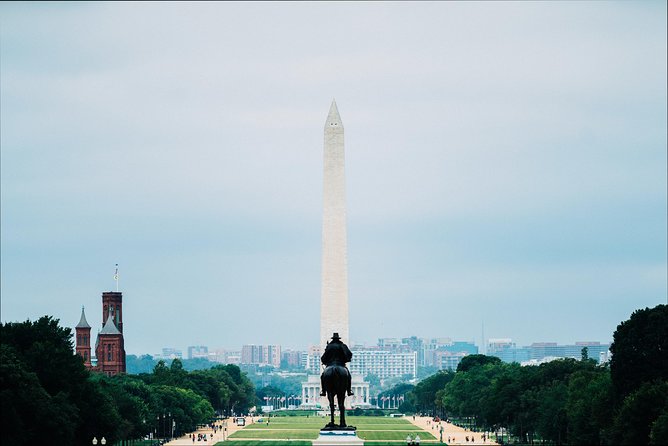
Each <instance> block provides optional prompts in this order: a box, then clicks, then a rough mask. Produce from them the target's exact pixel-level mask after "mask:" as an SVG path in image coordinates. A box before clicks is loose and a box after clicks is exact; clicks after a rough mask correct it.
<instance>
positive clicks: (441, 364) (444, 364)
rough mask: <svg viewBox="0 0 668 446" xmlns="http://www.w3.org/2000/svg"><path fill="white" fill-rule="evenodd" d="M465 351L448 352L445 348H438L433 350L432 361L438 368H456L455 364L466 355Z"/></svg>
mask: <svg viewBox="0 0 668 446" xmlns="http://www.w3.org/2000/svg"><path fill="white" fill-rule="evenodd" d="M468 355H469V353H467V352H450V351H447V350H438V351H436V352H434V363H435V365H436V367H438V368H439V370H453V371H454V370H457V366H458V365H459V363H460V362H461V361H462V358H464V357H465V356H468Z"/></svg>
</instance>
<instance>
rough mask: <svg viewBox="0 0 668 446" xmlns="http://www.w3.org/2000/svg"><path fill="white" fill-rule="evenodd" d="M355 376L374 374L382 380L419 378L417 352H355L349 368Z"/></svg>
mask: <svg viewBox="0 0 668 446" xmlns="http://www.w3.org/2000/svg"><path fill="white" fill-rule="evenodd" d="M348 368H349V369H350V372H351V373H352V374H353V375H361V376H367V375H369V374H374V375H376V376H378V377H379V378H380V379H386V378H394V377H398V376H410V377H411V378H415V377H416V376H417V352H408V353H392V352H390V351H387V350H353V360H352V361H351V362H350V365H349V366H348Z"/></svg>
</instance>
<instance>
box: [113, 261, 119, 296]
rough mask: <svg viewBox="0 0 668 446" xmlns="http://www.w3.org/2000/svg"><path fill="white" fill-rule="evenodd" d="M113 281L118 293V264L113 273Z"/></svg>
mask: <svg viewBox="0 0 668 446" xmlns="http://www.w3.org/2000/svg"><path fill="white" fill-rule="evenodd" d="M114 280H115V281H116V292H117V293H118V263H117V264H116V272H115V273H114Z"/></svg>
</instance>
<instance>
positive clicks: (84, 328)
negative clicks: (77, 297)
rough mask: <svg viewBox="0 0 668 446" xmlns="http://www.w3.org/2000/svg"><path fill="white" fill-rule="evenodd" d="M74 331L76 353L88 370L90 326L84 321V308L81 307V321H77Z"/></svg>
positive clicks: (89, 364) (89, 366)
mask: <svg viewBox="0 0 668 446" xmlns="http://www.w3.org/2000/svg"><path fill="white" fill-rule="evenodd" d="M74 330H75V332H76V336H77V342H76V353H77V355H79V356H81V357H82V358H83V362H84V365H85V366H86V368H87V369H90V368H91V363H90V360H91V357H90V350H91V349H90V325H88V321H87V320H86V313H84V307H81V319H79V323H78V324H77V326H76V327H74Z"/></svg>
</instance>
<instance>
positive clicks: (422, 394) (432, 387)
mask: <svg viewBox="0 0 668 446" xmlns="http://www.w3.org/2000/svg"><path fill="white" fill-rule="evenodd" d="M454 376H455V373H454V372H452V371H449V370H447V371H446V370H441V371H440V372H438V373H435V374H433V375H431V376H430V377H428V378H425V379H423V380H422V381H420V382H419V383H417V384H416V385H415V388H414V389H413V390H412V391H410V392H409V393H408V395H407V396H408V399H409V401H410V402H411V403H412V404H413V405H414V406H415V410H416V411H417V412H421V413H434V410H435V408H436V392H438V391H439V390H441V389H443V388H444V387H445V385H446V384H447V383H449V382H450V381H452V379H453V378H454Z"/></svg>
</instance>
